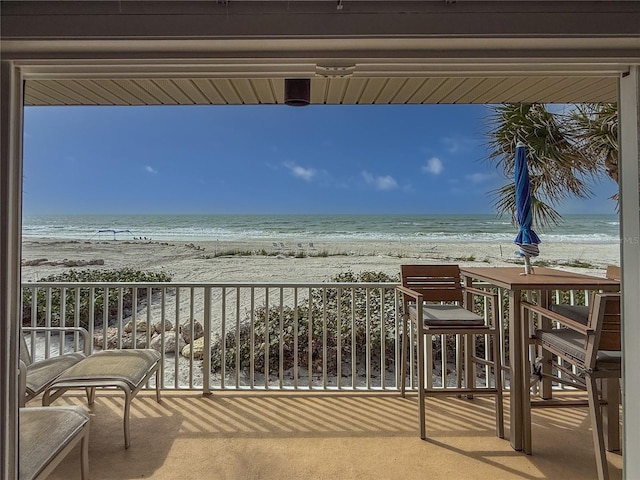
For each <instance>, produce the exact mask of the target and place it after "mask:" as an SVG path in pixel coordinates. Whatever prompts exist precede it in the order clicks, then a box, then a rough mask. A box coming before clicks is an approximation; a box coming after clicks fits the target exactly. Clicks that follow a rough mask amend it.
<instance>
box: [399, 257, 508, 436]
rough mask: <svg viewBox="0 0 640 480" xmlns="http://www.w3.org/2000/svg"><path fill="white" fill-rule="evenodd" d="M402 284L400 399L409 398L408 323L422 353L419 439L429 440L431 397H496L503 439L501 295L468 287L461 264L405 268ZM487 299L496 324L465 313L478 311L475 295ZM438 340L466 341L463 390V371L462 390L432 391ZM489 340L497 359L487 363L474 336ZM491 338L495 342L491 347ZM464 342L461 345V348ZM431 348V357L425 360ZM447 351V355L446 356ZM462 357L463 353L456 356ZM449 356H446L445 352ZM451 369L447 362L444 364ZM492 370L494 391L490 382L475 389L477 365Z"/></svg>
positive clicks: (419, 368) (487, 347)
mask: <svg viewBox="0 0 640 480" xmlns="http://www.w3.org/2000/svg"><path fill="white" fill-rule="evenodd" d="M400 272H401V277H402V285H401V286H398V287H396V289H397V291H398V293H399V294H400V297H401V301H402V358H401V387H400V388H401V394H402V396H403V397H404V396H405V389H406V369H407V349H408V344H410V343H412V342H410V339H409V336H408V322H409V321H411V322H413V324H414V325H415V328H416V329H417V353H418V355H417V356H418V369H417V375H418V420H419V431H420V438H422V439H423V440H424V439H426V425H425V397H426V396H427V395H438V394H439V395H457V396H460V395H463V394H464V395H467V396H468V398H472V395H473V394H479V395H492V396H494V398H495V417H496V418H495V422H496V436H498V437H499V438H504V414H503V404H502V367H501V364H500V350H501V347H500V336H499V322H498V320H497V318H498V317H497V312H498V310H497V304H498V298H497V294H494V293H490V292H486V291H484V290H479V289H475V288H472V287H467V288H463V286H462V284H461V281H460V268H459V267H458V265H402V266H401V267H400ZM476 295H479V296H482V297H485V298H486V299H487V300H488V302H489V307H490V316H491V318H492V319H493V323H485V319H484V318H483V317H481V316H479V315H476V314H475V313H473V312H472V311H470V310H468V309H467V308H464V307H463V306H462V305H463V303H465V298H466V300H467V301H466V303H467V307H468V308H473V301H472V300H473V296H476ZM433 335H443V336H444V335H455V336H456V337H457V338H464V340H465V342H464V379H465V386H464V387H461V382H460V373H461V370H460V369H458V386H457V387H455V388H449V387H447V386H446V385H443V388H433V386H432V380H431V378H429V380H428V382H427V385H425V376H426V375H431V374H432V362H433V358H432V354H433V353H432V352H433V345H432V339H431V337H432V336H433ZM475 335H484V336H485V349H491V350H492V352H493V359H492V360H485V359H483V358H479V357H477V356H476V355H475V348H474V347H475V344H474V336H475ZM489 339H491V340H492V341H491V342H489ZM459 344H460V342H456V345H459ZM425 347H426V358H425ZM444 350H445V349H444V348H442V351H443V352H444ZM456 355H457V356H458V358H460V351H459V350H458V351H457V352H456ZM443 357H444V353H443ZM442 362H443V364H444V365H445V366H444V367H443V368H446V358H443V359H442ZM476 364H482V365H489V366H492V367H493V369H494V379H495V382H494V386H493V387H491V386H490V384H489V380H488V379H487V385H486V387H476V382H475V365H476Z"/></svg>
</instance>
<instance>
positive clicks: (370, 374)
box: [22, 282, 574, 393]
mask: <svg viewBox="0 0 640 480" xmlns="http://www.w3.org/2000/svg"><path fill="white" fill-rule="evenodd" d="M395 286H396V284H395V283H317V284H299V283H270V284H256V283H175V282H170V283H103V282H99V283H82V284H79V283H61V282H55V283H53V282H52V283H45V282H29V283H24V284H23V289H22V293H23V306H24V309H23V324H24V325H29V326H38V325H40V326H55V325H59V324H60V319H62V318H64V319H65V322H64V324H65V325H66V326H76V327H77V326H83V327H85V328H86V329H87V330H88V332H89V336H90V338H92V339H93V348H94V349H101V348H105V345H106V348H131V347H132V346H136V347H138V348H147V347H152V348H156V349H157V350H159V351H160V352H161V353H162V355H163V369H164V372H163V376H162V380H161V382H162V384H161V387H162V388H164V389H190V390H202V391H204V392H205V393H207V392H210V391H211V390H217V389H274V390H288V389H293V390H387V389H388V390H395V389H398V388H399V384H400V368H399V365H398V364H397V362H396V359H397V358H400V355H399V352H400V341H401V339H400V328H399V327H400V324H401V317H400V315H399V304H400V302H399V297H398V294H397V293H396V291H395ZM498 295H499V299H500V301H499V308H498V311H499V314H498V317H499V318H500V319H502V318H504V317H505V312H503V308H502V306H503V298H504V292H501V291H498ZM105 298H109V301H108V302H105ZM573 299H574V295H573V293H572V295H571V301H572V303H573ZM338 300H339V301H338ZM77 305H80V308H76V306H77ZM480 308H483V309H484V311H485V315H486V314H487V313H488V309H487V308H486V305H481V306H480ZM267 312H268V314H267ZM103 319H107V321H104V320H103ZM133 325H136V326H137V328H130V327H132V326H133ZM151 325H153V326H154V328H149V326H151ZM410 335H411V338H413V335H414V332H412V331H411V330H410ZM200 336H201V337H200ZM198 337H200V340H197V341H196V342H195V344H194V343H193V341H192V340H191V339H194V338H198ZM184 338H187V339H188V340H189V341H190V342H191V343H189V344H188V345H185V344H184V343H183V342H184ZM223 339H225V341H223ZM434 342H437V343H438V345H437V346H438V347H439V348H437V349H436V348H434V351H436V350H437V352H436V355H437V356H438V357H439V361H438V359H435V364H436V365H439V371H436V372H434V374H435V375H436V379H435V381H434V386H436V387H437V386H442V385H447V384H449V383H450V382H452V381H454V380H455V373H454V374H449V375H450V378H449V379H447V370H446V363H447V362H444V361H442V359H447V358H450V357H453V355H451V354H450V351H449V345H448V342H447V339H446V338H444V337H441V338H434ZM27 343H28V344H29V345H30V350H31V352H32V353H33V356H34V357H35V358H48V357H49V356H51V355H56V354H57V353H58V352H60V351H73V350H79V349H80V348H81V345H79V338H78V334H77V333H76V334H67V335H59V336H55V335H53V334H51V333H46V334H35V333H32V334H31V335H30V338H29V339H28V342H27ZM505 344H506V335H503V336H502V338H501V342H500V345H501V347H502V355H503V360H504V359H505V351H504V350H505V348H504V347H505ZM189 345H191V347H189ZM185 346H186V347H187V348H185ZM481 348H482V347H481ZM409 351H410V368H409V369H408V375H409V378H408V382H407V384H408V385H409V386H410V388H415V385H416V384H417V379H416V378H415V368H414V366H415V362H416V359H415V355H414V349H413V348H412V349H410V350H409ZM204 352H210V353H208V354H205V353H204ZM485 354H486V355H489V352H488V351H487V352H485ZM487 358H489V357H487ZM503 365H504V366H505V371H504V372H503V373H504V374H505V376H506V370H507V367H506V365H507V363H506V362H505V361H503ZM476 374H477V376H478V380H477V381H478V384H482V383H483V382H486V381H490V377H491V376H492V373H491V372H490V370H489V368H488V367H486V368H483V369H482V370H481V371H477V372H476ZM451 377H454V378H453V379H452V378H451ZM504 380H505V382H503V385H508V378H506V377H505V379H504Z"/></svg>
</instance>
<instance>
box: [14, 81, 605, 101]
mask: <svg viewBox="0 0 640 480" xmlns="http://www.w3.org/2000/svg"><path fill="white" fill-rule="evenodd" d="M616 98H617V80H616V78H615V77H580V76H527V77H508V76H491V77H468V76H465V77H441V76H434V77H392V78H389V77H352V78H345V77H341V78H313V79H312V80H311V103H312V104H316V105H372V104H375V105H389V104H457V103H459V104H483V103H499V102H507V103H511V102H513V103H516V102H544V103H573V102H615V101H616ZM25 103H26V105H30V106H35V105H261V104H265V105H272V104H284V79H283V78H155V77H152V78H118V79H101V78H93V79H57V80H28V81H27V82H26V85H25Z"/></svg>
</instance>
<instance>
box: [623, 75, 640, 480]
mask: <svg viewBox="0 0 640 480" xmlns="http://www.w3.org/2000/svg"><path fill="white" fill-rule="evenodd" d="M618 105H619V122H620V157H619V158H620V199H621V200H620V239H621V242H622V245H621V266H622V295H623V296H622V298H623V300H622V302H623V304H622V315H623V317H622V318H623V325H622V338H623V352H624V359H623V365H622V366H623V372H622V374H623V379H624V383H623V384H624V389H623V393H624V396H623V400H622V402H623V403H622V404H623V412H624V417H623V418H624V427H623V428H624V430H623V447H622V451H623V453H624V454H625V455H624V469H623V473H624V476H625V478H628V479H635V478H640V457H638V455H634V454H633V452H637V451H638V445H640V408H639V407H638V406H639V405H640V383H638V369H640V349H638V339H640V321H638V320H639V319H640V316H639V315H640V295H639V294H638V292H640V148H639V143H640V67H637V66H636V67H633V68H631V69H630V71H629V74H628V75H626V76H623V77H622V78H621V79H620V101H619V103H618Z"/></svg>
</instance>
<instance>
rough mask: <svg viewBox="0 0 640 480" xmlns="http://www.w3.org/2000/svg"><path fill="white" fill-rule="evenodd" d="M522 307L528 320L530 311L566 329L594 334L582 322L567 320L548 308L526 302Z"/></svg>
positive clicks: (523, 315)
mask: <svg viewBox="0 0 640 480" xmlns="http://www.w3.org/2000/svg"><path fill="white" fill-rule="evenodd" d="M521 305H522V317H523V318H526V317H525V314H526V311H527V310H528V311H530V312H533V313H537V314H538V315H540V316H542V317H544V318H548V319H549V320H554V321H556V322H558V323H560V324H561V325H564V326H565V327H568V328H571V329H572V330H575V331H576V332H579V333H583V334H585V335H588V334H591V333H593V330H592V329H590V328H588V327H587V326H586V325H583V324H582V323H580V322H576V321H575V320H572V319H570V318H567V317H565V316H564V315H560V314H559V313H556V312H554V311H552V310H549V309H548V308H544V307H541V306H539V305H534V304H532V303H529V302H526V301H522V303H521Z"/></svg>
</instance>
